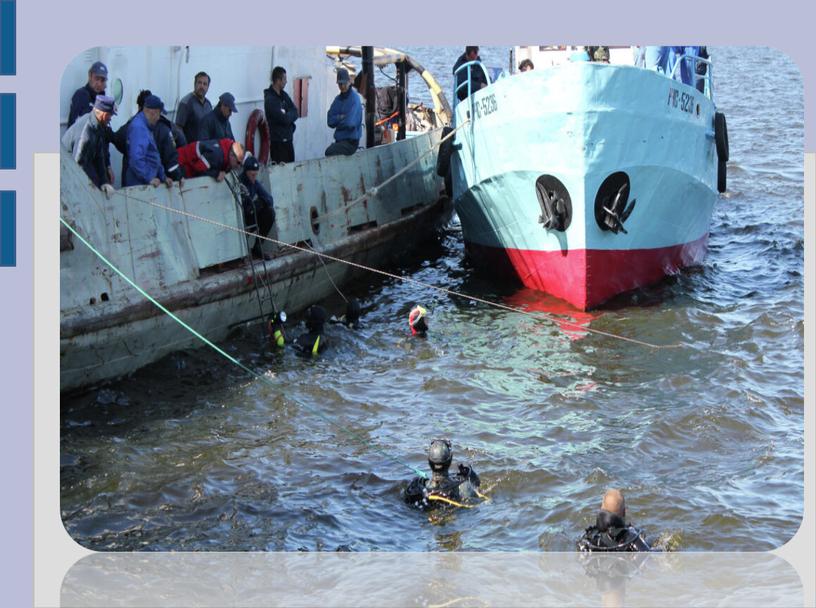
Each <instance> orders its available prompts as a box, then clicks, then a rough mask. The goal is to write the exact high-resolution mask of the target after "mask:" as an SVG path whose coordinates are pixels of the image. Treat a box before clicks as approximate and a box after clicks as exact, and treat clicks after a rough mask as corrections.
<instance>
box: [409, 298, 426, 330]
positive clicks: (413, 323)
mask: <svg viewBox="0 0 816 608" xmlns="http://www.w3.org/2000/svg"><path fill="white" fill-rule="evenodd" d="M427 317H428V311H427V310H425V308H423V307H422V306H420V305H419V304H417V305H416V306H414V307H413V308H412V309H411V312H409V313H408V327H410V328H411V335H412V336H424V335H426V334H427V333H428V319H427Z"/></svg>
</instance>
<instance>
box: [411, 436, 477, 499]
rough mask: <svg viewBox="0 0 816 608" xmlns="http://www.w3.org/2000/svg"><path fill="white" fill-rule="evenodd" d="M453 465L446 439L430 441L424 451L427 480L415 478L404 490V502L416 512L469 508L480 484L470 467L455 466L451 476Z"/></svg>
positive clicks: (449, 444) (448, 443) (449, 443)
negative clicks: (428, 468) (446, 507)
mask: <svg viewBox="0 0 816 608" xmlns="http://www.w3.org/2000/svg"><path fill="white" fill-rule="evenodd" d="M452 461H453V450H452V449H451V442H450V441H449V440H448V439H434V440H433V441H431V445H430V447H429V448H428V466H430V468H431V478H430V479H427V478H426V477H415V478H414V479H413V480H411V483H410V484H408V487H407V488H406V489H405V492H404V494H403V497H404V498H405V502H407V503H408V504H409V505H411V506H413V507H418V508H420V509H430V508H433V507H436V506H439V505H445V504H446V505H451V506H455V507H469V506H471V504H472V503H473V502H474V501H476V500H477V499H479V498H484V496H483V495H482V494H480V493H479V489H478V488H479V486H480V485H481V481H480V480H479V476H478V475H477V474H476V471H474V470H473V469H472V468H471V467H470V466H467V465H464V464H461V463H459V464H458V465H457V469H458V472H457V473H455V474H453V475H451V474H450V473H449V469H450V466H451V462H452Z"/></svg>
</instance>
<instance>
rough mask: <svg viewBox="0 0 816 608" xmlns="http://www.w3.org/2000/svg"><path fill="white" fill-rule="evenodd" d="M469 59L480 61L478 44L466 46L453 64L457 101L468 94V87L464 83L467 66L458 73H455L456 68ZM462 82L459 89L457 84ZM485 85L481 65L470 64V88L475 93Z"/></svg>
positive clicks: (465, 81) (466, 77)
mask: <svg viewBox="0 0 816 608" xmlns="http://www.w3.org/2000/svg"><path fill="white" fill-rule="evenodd" d="M469 61H478V62H479V63H480V64H481V63H482V58H481V57H479V47H478V46H466V47H465V52H464V53H462V54H461V55H459V59H457V60H456V63H454V64H453V73H454V74H455V75H456V89H457V93H456V95H457V97H459V101H464V99H465V98H466V97H467V96H468V87H467V84H465V83H467V80H468V68H465V69H463V70H462V71H461V72H459V73H458V74H456V70H458V69H459V66H461V65H464V64H466V63H467V62H469ZM462 84H464V86H463V87H462V88H461V89H460V88H459V85H462ZM486 86H487V79H486V78H485V73H484V70H483V69H482V67H481V65H472V66H470V90H471V91H472V92H474V93H475V92H476V91H478V90H479V89H483V88H484V87H486Z"/></svg>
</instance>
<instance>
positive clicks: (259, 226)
mask: <svg viewBox="0 0 816 608" xmlns="http://www.w3.org/2000/svg"><path fill="white" fill-rule="evenodd" d="M260 169H261V165H260V163H259V162H258V159H257V158H255V157H254V156H251V155H249V154H247V155H246V158H245V159H244V172H243V173H241V177H240V178H239V179H240V182H241V203H242V206H243V208H244V224H245V225H246V226H247V227H251V226H254V230H253V232H257V233H258V236H266V235H268V234H269V231H270V230H271V229H272V224H274V223H275V207H274V201H273V200H272V195H271V194H269V192H267V191H266V188H264V187H263V184H261V182H259V181H258V171H260ZM252 255H253V256H254V257H256V258H260V259H263V260H271V259H272V256H271V255H269V254H267V253H264V251H263V249H262V246H261V239H260V238H258V237H255V244H254V245H253V246H252Z"/></svg>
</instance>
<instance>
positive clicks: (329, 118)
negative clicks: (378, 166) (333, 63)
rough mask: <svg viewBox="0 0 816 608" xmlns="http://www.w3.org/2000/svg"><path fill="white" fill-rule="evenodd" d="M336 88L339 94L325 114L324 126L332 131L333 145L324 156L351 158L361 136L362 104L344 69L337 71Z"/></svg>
mask: <svg viewBox="0 0 816 608" xmlns="http://www.w3.org/2000/svg"><path fill="white" fill-rule="evenodd" d="M337 88H339V89H340V94H339V95H337V97H335V98H334V101H333V102H332V104H331V107H330V108H329V111H328V113H327V114H326V124H328V125H329V127H330V128H332V129H334V143H333V144H332V145H330V146H329V147H328V148H326V156H337V155H340V154H342V155H345V156H351V155H352V154H354V153H355V152H356V151H357V146H359V145H360V137H361V136H362V134H363V102H362V101H361V99H360V96H359V95H358V94H357V92H356V91H355V90H354V89H353V88H352V86H351V78H350V77H349V73H348V70H347V69H346V68H340V69H338V70H337Z"/></svg>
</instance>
